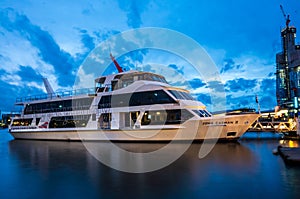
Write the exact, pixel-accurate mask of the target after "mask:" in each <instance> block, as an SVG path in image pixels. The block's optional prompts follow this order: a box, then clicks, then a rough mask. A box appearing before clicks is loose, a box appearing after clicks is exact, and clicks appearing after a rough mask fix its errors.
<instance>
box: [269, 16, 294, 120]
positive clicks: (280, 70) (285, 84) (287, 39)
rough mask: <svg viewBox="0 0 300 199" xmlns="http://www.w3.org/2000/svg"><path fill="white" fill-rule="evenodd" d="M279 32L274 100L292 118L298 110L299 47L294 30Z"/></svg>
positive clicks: (290, 28) (291, 28) (287, 25)
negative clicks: (279, 43) (279, 50)
mask: <svg viewBox="0 0 300 199" xmlns="http://www.w3.org/2000/svg"><path fill="white" fill-rule="evenodd" d="M284 17H285V18H286V27H285V28H284V29H282V30H281V39H282V52H279V53H277V54H276V73H275V74H276V98H277V105H278V106H279V107H280V108H281V109H287V110H288V115H289V116H290V117H294V116H295V115H298V112H299V110H300V106H299V105H300V45H297V44H296V41H295V40H296V28H295V27H294V26H289V23H290V20H289V16H288V17H286V15H285V14H284Z"/></svg>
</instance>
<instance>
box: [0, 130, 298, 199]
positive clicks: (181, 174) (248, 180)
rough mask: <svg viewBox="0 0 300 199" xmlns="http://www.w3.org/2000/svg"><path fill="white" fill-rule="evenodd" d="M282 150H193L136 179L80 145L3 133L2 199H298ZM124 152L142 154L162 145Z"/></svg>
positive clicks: (259, 142)
mask: <svg viewBox="0 0 300 199" xmlns="http://www.w3.org/2000/svg"><path fill="white" fill-rule="evenodd" d="M279 142H280V140H279V139H275V138H274V137H273V135H271V136H266V137H264V138H262V137H261V136H258V135H257V134H253V135H251V134H249V135H248V137H245V138H243V139H241V140H240V141H239V142H238V143H217V144H216V145H215V147H214V148H213V150H212V151H211V152H210V153H209V154H208V155H207V156H206V157H205V158H202V159H200V158H199V157H198V153H199V149H200V147H201V143H194V144H192V145H191V146H190V148H189V149H188V150H187V151H186V152H185V153H184V154H183V155H182V156H181V157H180V158H179V159H178V160H176V161H175V162H173V163H172V164H170V165H169V166H167V167H165V168H163V169H160V170H158V171H153V172H149V173H140V174H133V173H125V172H121V171H117V170H114V169H111V168H109V167H107V166H105V165H104V164H102V163H101V162H99V161H98V160H97V159H95V158H94V157H93V156H92V155H91V154H90V153H89V152H88V150H87V149H86V148H85V146H84V145H83V144H82V143H81V142H56V141H26V140H13V139H12V137H11V136H10V135H9V134H8V132H7V130H0V177H1V179H0V198H3V199H6V198H12V199H14V198H18V199H19V198H299V196H300V167H289V166H286V165H285V164H284V162H283V160H282V159H281V157H280V156H276V155H273V154H272V150H273V149H274V148H276V147H277V146H278V145H279ZM98 144H101V143H98ZM294 144H295V145H297V144H298V143H294ZM118 145H119V146H120V147H122V148H125V149H130V150H133V151H134V150H137V152H141V150H142V151H143V149H145V150H146V151H147V150H155V149H157V148H159V147H161V145H163V144H162V143H160V144H159V143H136V144H131V143H120V144H118ZM144 152H145V151H144ZM128 161H130V160H128Z"/></svg>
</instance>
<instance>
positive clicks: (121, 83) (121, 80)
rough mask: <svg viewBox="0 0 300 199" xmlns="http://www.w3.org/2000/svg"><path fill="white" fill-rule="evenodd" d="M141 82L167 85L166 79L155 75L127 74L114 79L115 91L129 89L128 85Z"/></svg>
mask: <svg viewBox="0 0 300 199" xmlns="http://www.w3.org/2000/svg"><path fill="white" fill-rule="evenodd" d="M139 80H147V81H156V82H162V83H167V81H166V79H165V78H164V77H163V76H160V75H157V74H153V73H143V72H137V73H127V74H120V75H116V76H115V78H114V83H113V84H114V85H113V87H114V90H116V89H120V88H124V87H127V86H128V85H130V84H132V83H133V82H135V81H139Z"/></svg>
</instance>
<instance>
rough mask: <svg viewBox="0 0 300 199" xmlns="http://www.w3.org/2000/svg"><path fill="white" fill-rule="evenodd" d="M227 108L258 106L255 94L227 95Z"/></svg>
mask: <svg viewBox="0 0 300 199" xmlns="http://www.w3.org/2000/svg"><path fill="white" fill-rule="evenodd" d="M226 104H227V107H228V108H227V109H228V110H229V109H238V108H256V107H255V106H256V103H255V95H243V96H239V97H236V96H234V95H232V94H229V95H227V96H226Z"/></svg>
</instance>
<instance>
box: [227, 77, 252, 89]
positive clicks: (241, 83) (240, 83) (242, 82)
mask: <svg viewBox="0 0 300 199" xmlns="http://www.w3.org/2000/svg"><path fill="white" fill-rule="evenodd" d="M256 85H257V80H256V79H251V80H248V79H244V78H238V79H234V80H229V81H227V82H226V84H225V87H226V91H228V92H239V91H244V92H247V91H249V90H251V89H254V88H255V87H256Z"/></svg>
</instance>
